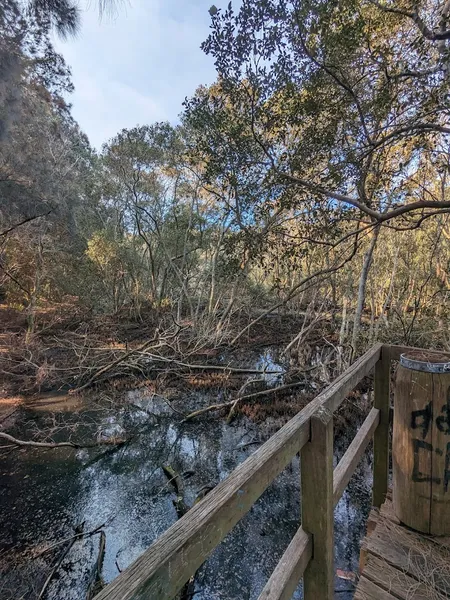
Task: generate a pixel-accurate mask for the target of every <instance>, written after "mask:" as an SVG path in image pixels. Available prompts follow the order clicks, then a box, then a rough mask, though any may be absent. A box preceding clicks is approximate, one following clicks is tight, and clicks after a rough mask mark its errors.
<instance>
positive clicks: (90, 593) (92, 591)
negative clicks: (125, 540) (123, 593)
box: [86, 530, 106, 600]
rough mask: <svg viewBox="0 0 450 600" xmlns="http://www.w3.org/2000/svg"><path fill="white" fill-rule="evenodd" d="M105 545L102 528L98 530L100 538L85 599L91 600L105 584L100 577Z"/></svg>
mask: <svg viewBox="0 0 450 600" xmlns="http://www.w3.org/2000/svg"><path fill="white" fill-rule="evenodd" d="M105 545H106V535H105V532H104V531H103V530H102V531H100V539H99V542H98V554H97V560H96V561H95V565H94V569H93V571H92V573H91V578H90V582H89V586H88V590H87V593H86V600H92V598H94V596H95V595H96V594H98V593H100V592H101V590H102V588H103V587H104V586H105V583H104V581H103V579H102V567H103V559H104V558H105Z"/></svg>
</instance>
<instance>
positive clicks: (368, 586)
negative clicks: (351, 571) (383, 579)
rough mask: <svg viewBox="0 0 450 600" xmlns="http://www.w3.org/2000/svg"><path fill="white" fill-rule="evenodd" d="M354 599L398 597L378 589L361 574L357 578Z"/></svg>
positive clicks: (396, 599) (386, 599) (372, 599)
mask: <svg viewBox="0 0 450 600" xmlns="http://www.w3.org/2000/svg"><path fill="white" fill-rule="evenodd" d="M354 600H398V598H397V596H393V595H392V594H389V592H386V591H385V590H382V589H380V588H379V587H378V586H377V585H375V584H374V583H372V581H369V580H368V579H366V578H365V577H364V576H363V577H361V579H360V580H359V583H358V588H357V590H356V592H355V596H354Z"/></svg>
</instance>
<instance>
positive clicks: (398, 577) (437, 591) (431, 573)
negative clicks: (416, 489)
mask: <svg viewBox="0 0 450 600" xmlns="http://www.w3.org/2000/svg"><path fill="white" fill-rule="evenodd" d="M360 572H361V576H360V579H359V583H358V587H357V589H356V592H355V600H448V598H450V537H430V536H426V535H422V534H420V533H418V532H416V531H413V530H412V529H409V528H408V527H405V526H403V525H401V524H400V522H399V521H398V519H397V518H396V517H395V515H394V512H393V507H392V501H391V499H390V497H388V499H387V500H386V502H385V503H384V504H383V505H382V507H381V509H380V510H377V509H374V510H372V512H371V514H370V517H369V521H368V527H367V536H366V538H365V539H364V542H363V545H362V550H361V562H360Z"/></svg>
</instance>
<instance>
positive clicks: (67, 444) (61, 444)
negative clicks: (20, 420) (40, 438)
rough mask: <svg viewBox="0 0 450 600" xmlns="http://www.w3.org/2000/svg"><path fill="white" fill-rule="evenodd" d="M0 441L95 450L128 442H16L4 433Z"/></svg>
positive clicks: (17, 444) (118, 440)
mask: <svg viewBox="0 0 450 600" xmlns="http://www.w3.org/2000/svg"><path fill="white" fill-rule="evenodd" d="M0 439H3V440H7V441H8V442H11V443H12V444H14V445H15V446H24V447H31V448H76V449H80V448H96V447H97V446H108V445H109V446H113V445H117V446H119V445H123V444H126V443H127V442H128V440H124V439H121V438H120V439H118V438H110V439H108V440H99V441H98V442H90V443H87V444H79V443H76V442H33V441H28V440H18V439H17V438H15V437H13V436H12V435H9V433H4V432H3V431H0ZM0 448H2V446H0Z"/></svg>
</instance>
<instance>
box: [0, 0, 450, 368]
mask: <svg viewBox="0 0 450 600" xmlns="http://www.w3.org/2000/svg"><path fill="white" fill-rule="evenodd" d="M102 8H104V6H103V4H102ZM119 11H120V7H119ZM210 13H211V33H210V36H209V37H208V39H207V40H206V41H205V42H204V44H203V46H202V49H203V51H205V52H206V53H208V54H210V55H211V56H212V57H213V58H214V60H215V64H216V68H217V81H216V82H215V83H214V84H213V85H211V86H210V87H199V89H198V90H197V92H196V94H195V96H194V97H193V98H190V99H188V100H186V102H185V105H184V107H183V111H182V113H181V115H180V120H179V123H178V124H177V125H172V124H169V123H151V124H140V125H137V126H136V127H135V128H134V129H131V130H122V131H120V132H118V133H117V135H116V136H115V137H114V138H113V139H111V140H106V141H105V144H104V146H103V147H102V148H101V150H100V151H98V152H97V151H95V150H94V149H93V148H92V147H91V146H90V144H89V140H88V139H87V137H86V136H85V135H84V134H83V132H82V131H81V130H80V128H79V126H78V124H77V123H76V122H75V121H74V119H73V117H72V116H71V109H70V104H69V102H70V91H71V90H72V83H71V76H70V68H69V66H68V65H66V64H65V63H64V60H63V58H62V57H61V56H59V55H58V54H57V53H56V52H55V50H54V48H53V46H52V43H51V37H52V35H53V31H54V30H55V29H56V30H57V31H58V32H59V34H60V35H71V34H73V33H74V32H75V31H76V29H77V15H76V11H75V9H74V7H72V6H71V5H70V3H69V2H65V1H62V2H56V1H55V2H44V1H37V0H36V1H34V2H25V3H22V2H16V1H15V0H3V1H2V3H1V7H0V192H1V193H0V218H1V231H0V293H1V301H2V302H3V304H4V309H5V308H6V307H7V308H8V309H15V310H17V311H20V313H21V314H23V315H25V316H26V332H25V331H22V332H20V331H19V332H16V333H15V335H16V338H15V340H16V342H17V339H18V336H22V337H21V338H20V339H21V340H22V341H21V344H23V346H22V351H24V352H25V351H26V350H27V349H28V354H25V355H24V356H28V359H29V362H34V363H36V360H37V359H36V356H37V355H36V354H34V350H33V348H35V346H33V344H36V339H38V338H39V336H40V335H41V334H42V332H43V331H44V330H46V329H48V328H49V327H52V326H53V325H54V324H55V323H62V322H67V320H68V319H69V317H70V319H72V321H71V322H73V320H74V319H75V320H77V319H78V321H79V322H81V321H83V320H86V319H88V318H89V319H101V318H103V316H104V315H113V316H114V317H115V318H117V319H119V320H124V321H137V322H143V323H144V322H145V321H146V320H147V319H150V318H151V319H152V322H155V323H157V322H158V321H159V320H160V319H162V320H164V319H165V320H166V321H167V318H168V315H170V316H171V318H172V317H173V319H174V320H175V321H176V322H177V323H183V324H184V325H186V324H188V326H189V327H190V330H191V332H192V336H195V337H196V339H197V342H198V340H200V342H198V343H197V345H201V346H203V347H214V346H217V345H218V344H224V343H226V344H231V345H234V344H236V343H238V342H239V340H242V339H243V337H244V336H245V335H249V332H251V331H252V328H253V327H255V326H257V325H258V323H259V324H261V322H264V321H263V320H264V319H265V315H267V314H270V313H274V314H279V315H283V314H285V313H295V314H300V313H302V314H304V319H303V324H302V326H301V329H300V330H299V331H291V332H290V334H291V342H290V343H289V349H293V348H294V347H295V348H297V352H299V351H300V353H301V349H302V348H303V347H304V344H305V342H306V340H307V339H308V336H309V335H312V333H313V332H314V335H316V336H317V335H318V334H317V332H318V331H319V332H324V333H323V335H324V337H325V339H326V343H327V344H331V345H332V346H333V347H334V348H335V350H336V352H337V354H338V355H339V368H343V367H345V365H346V364H348V363H349V362H350V361H351V360H352V359H353V358H354V356H355V355H357V354H360V353H361V352H362V351H363V350H364V349H365V348H367V347H368V346H369V345H371V344H373V343H374V342H375V341H376V340H385V341H390V342H399V343H403V342H404V343H407V344H411V345H420V346H425V347H429V346H435V347H440V348H446V349H449V348H450V329H449V320H448V307H449V294H450V216H449V212H450V195H449V168H450V146H449V142H450V137H449V134H450V123H449V116H450V115H449V110H450V105H449V91H450V87H449V83H450V51H449V40H450V2H443V1H441V0H422V1H416V0H414V1H409V0H399V1H398V2H395V3H394V2H390V1H389V0H388V1H386V2H384V1H383V2H376V1H375V0H332V1H327V2H321V1H320V0H301V1H300V0H294V1H286V0H281V1H280V0H244V2H243V3H242V6H241V8H240V9H239V10H238V11H237V12H234V10H233V8H232V6H231V4H230V5H229V6H228V7H225V8H222V9H217V8H216V7H214V6H213V7H211V9H210ZM119 18H120V16H119ZM81 26H82V24H81ZM168 76H169V75H168ZM12 314H13V313H12V312H11V311H10V312H8V315H12ZM8 318H9V317H8ZM64 320H65V321H64ZM255 321H256V323H255ZM30 357H31V358H30ZM33 357H34V358H33ZM35 359H36V360H35ZM35 366H36V368H38V367H39V366H40V364H39V360H37V364H35ZM9 370H10V371H14V369H12V368H11V367H10V368H9Z"/></svg>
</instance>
